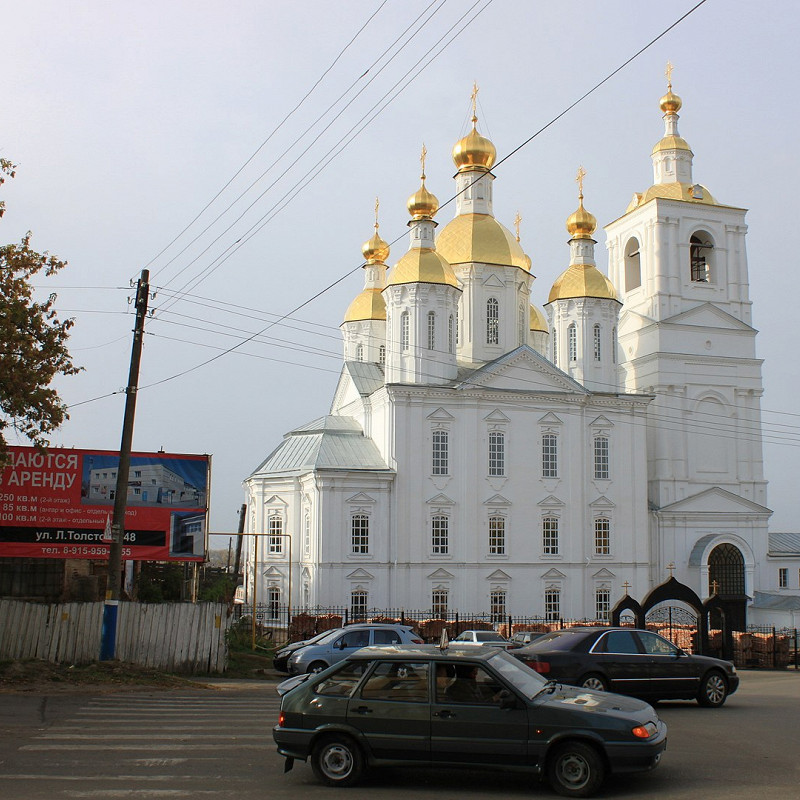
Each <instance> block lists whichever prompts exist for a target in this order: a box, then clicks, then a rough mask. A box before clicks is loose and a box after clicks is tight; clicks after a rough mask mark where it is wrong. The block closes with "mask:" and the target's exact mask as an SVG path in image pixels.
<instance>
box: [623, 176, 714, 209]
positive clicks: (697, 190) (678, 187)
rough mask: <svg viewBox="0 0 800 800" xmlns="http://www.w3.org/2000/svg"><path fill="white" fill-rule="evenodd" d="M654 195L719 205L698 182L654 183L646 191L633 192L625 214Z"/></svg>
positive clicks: (653, 197)
mask: <svg viewBox="0 0 800 800" xmlns="http://www.w3.org/2000/svg"><path fill="white" fill-rule="evenodd" d="M656 197H660V198H661V199H663V200H682V201H683V202H685V203H704V204H705V205H709V206H718V205H720V204H719V203H718V202H717V201H716V200H715V199H714V196H713V195H712V194H711V192H709V191H708V189H706V187H705V186H702V185H701V184H699V183H698V184H691V183H680V182H678V181H676V182H675V183H656V184H654V185H653V186H651V187H650V188H649V189H648V190H647V191H646V192H643V193H641V194H640V193H637V194H635V195H634V196H633V200H631V202H630V204H629V205H628V207H627V208H626V209H625V213H626V214H627V213H628V212H629V211H633V209H635V208H639V206H643V205H644V204H645V203H649V202H650V201H651V200H653V199H655V198H656Z"/></svg>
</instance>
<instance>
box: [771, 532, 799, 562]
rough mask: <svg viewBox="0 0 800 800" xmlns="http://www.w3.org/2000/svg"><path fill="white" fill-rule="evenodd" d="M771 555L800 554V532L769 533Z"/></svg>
mask: <svg viewBox="0 0 800 800" xmlns="http://www.w3.org/2000/svg"><path fill="white" fill-rule="evenodd" d="M767 555H770V556H800V533H771V534H769V547H768V550H767Z"/></svg>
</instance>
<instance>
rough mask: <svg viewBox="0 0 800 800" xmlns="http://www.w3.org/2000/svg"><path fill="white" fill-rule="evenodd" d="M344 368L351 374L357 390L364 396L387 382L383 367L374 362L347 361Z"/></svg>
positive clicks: (367, 395)
mask: <svg viewBox="0 0 800 800" xmlns="http://www.w3.org/2000/svg"><path fill="white" fill-rule="evenodd" d="M344 368H345V369H346V370H347V372H348V373H349V374H350V379H351V380H352V381H353V385H354V386H355V387H356V391H357V392H358V393H359V394H360V395H361V396H362V397H369V396H370V395H371V394H372V393H373V392H376V391H378V389H380V388H381V386H383V385H384V383H385V378H384V375H383V367H382V366H381V365H380V364H372V363H371V362H368V361H345V362H344Z"/></svg>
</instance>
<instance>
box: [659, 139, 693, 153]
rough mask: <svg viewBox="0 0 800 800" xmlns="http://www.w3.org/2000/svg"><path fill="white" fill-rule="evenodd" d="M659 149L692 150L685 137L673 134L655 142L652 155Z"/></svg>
mask: <svg viewBox="0 0 800 800" xmlns="http://www.w3.org/2000/svg"><path fill="white" fill-rule="evenodd" d="M661 150H688V151H689V152H690V153H691V152H692V148H691V147H689V143H688V142H687V141H686V139H684V138H683V137H682V136H674V135H669V136H665V137H664V138H663V139H661V141H659V142H657V143H656V146H655V147H654V148H653V153H652V155H655V154H656V153H658V152H660V151H661ZM692 155H694V154H692Z"/></svg>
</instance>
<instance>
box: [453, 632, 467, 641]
mask: <svg viewBox="0 0 800 800" xmlns="http://www.w3.org/2000/svg"><path fill="white" fill-rule="evenodd" d="M453 641H454V642H471V641H472V633H471V632H469V633H468V632H467V631H464V633H459V634H458V636H456V638H455V639H453Z"/></svg>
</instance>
